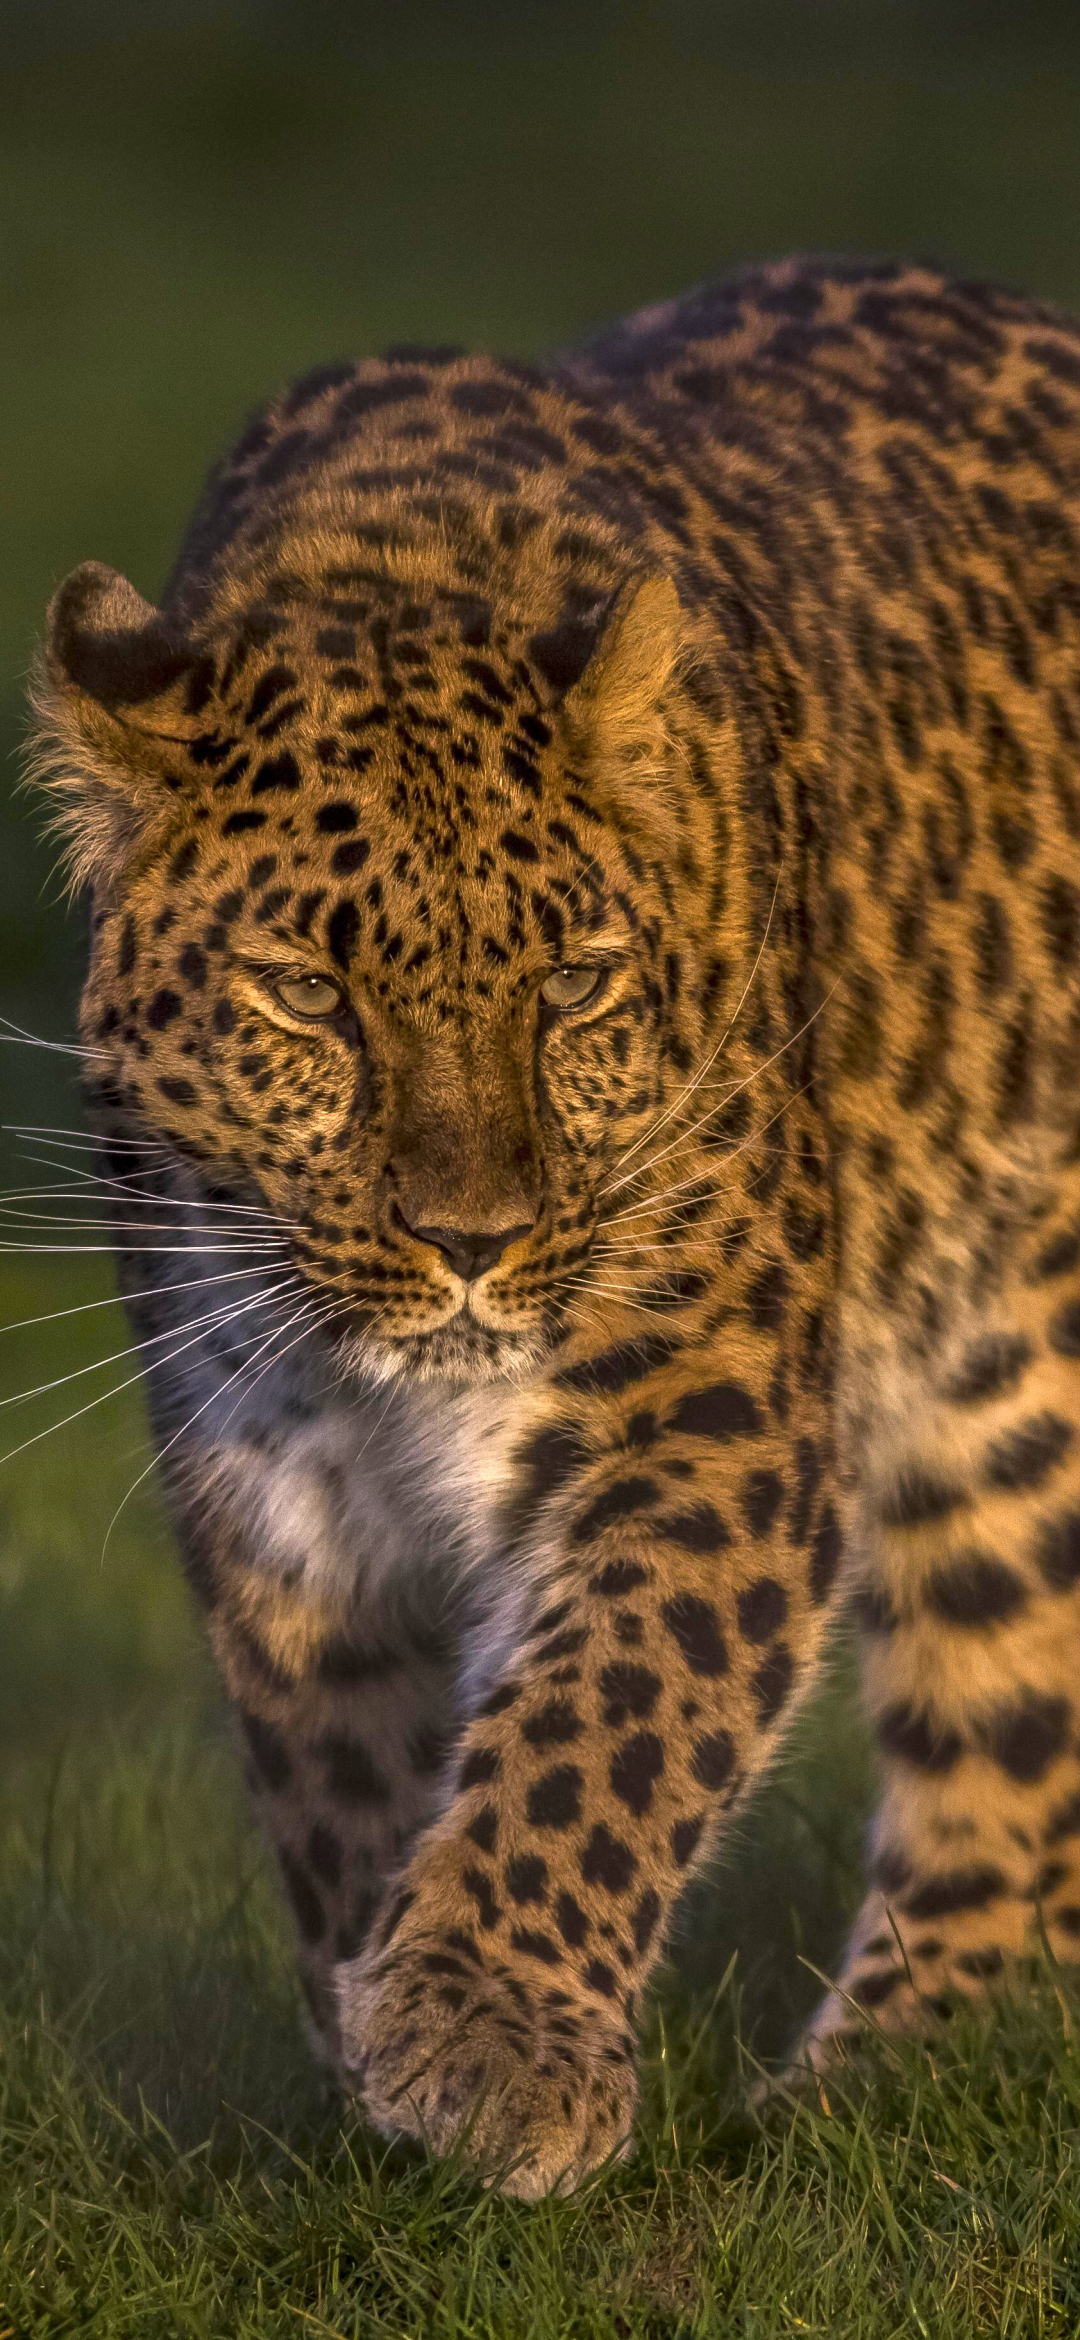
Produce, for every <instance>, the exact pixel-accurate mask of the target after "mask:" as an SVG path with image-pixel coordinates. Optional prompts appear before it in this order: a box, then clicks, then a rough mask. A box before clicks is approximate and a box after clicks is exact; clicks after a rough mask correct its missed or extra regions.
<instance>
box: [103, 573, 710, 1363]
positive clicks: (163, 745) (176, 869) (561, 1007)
mask: <svg viewBox="0 0 1080 2340" xmlns="http://www.w3.org/2000/svg"><path fill="white" fill-rule="evenodd" d="M259 631H260V628H258V627H254V628H253V626H252V623H251V619H250V615H249V616H248V618H247V620H246V622H245V625H244V626H242V627H240V628H239V629H234V630H233V632H232V633H231V634H230V636H229V637H228V638H227V639H225V640H223V641H222V642H220V643H219V644H217V645H215V646H214V649H213V650H212V651H211V653H210V654H209V655H208V656H207V655H205V654H204V657H203V660H202V664H201V667H200V670H199V674H198V676H197V678H196V682H195V684H194V685H193V683H192V678H191V675H190V674H188V675H187V676H186V677H185V679H184V681H183V685H182V690H183V694H184V701H183V704H184V708H185V709H190V707H191V705H192V701H193V700H194V701H196V703H197V719H195V720H191V721H189V724H188V735H187V737H186V738H180V737H177V735H176V733H175V732H174V733H170V734H168V735H167V736H166V737H164V738H163V736H162V735H163V734H164V733H166V730H167V725H168V723H169V722H170V721H171V722H173V723H176V722H177V720H178V718H177V715H176V713H175V711H174V712H173V714H172V715H171V716H170V715H169V713H168V710H167V709H163V708H162V707H161V706H160V705H159V706H157V708H156V710H155V713H154V725H155V730H154V735H153V736H154V748H153V751H152V752H154V753H157V754H158V755H163V756H164V758H165V759H166V763H167V770H166V771H165V773H164V775H163V777H164V781H165V785H164V786H163V787H162V788H161V789H160V799H161V801H160V804H159V805H158V806H156V807H155V818H158V817H160V833H159V836H158V837H157V839H156V841H153V842H150V843H148V844H147V843H145V842H144V843H143V845H142V849H141V851H140V850H139V848H136V851H135V854H134V856H133V857H132V859H130V860H129V861H128V863H127V865H126V866H124V867H123V868H122V870H121V871H120V873H119V875H118V876H115V877H113V879H112V881H111V882H110V883H109V884H108V885H105V886H102V887H101V888H100V889H99V904H98V915H97V920H96V932H95V945H94V955H93V964H92V969H91V974H90V979H89V983H88V986H87V990H86V994H85V1000H84V1037H85V1040H86V1043H87V1046H88V1048H89V1050H91V1051H92V1052H93V1054H92V1056H91V1060H90V1061H91V1063H92V1065H93V1067H94V1077H95V1082H96V1084H97V1086H98V1087H99V1089H104V1090H105V1091H106V1093H107V1095H108V1096H109V1097H111V1098H112V1099H113V1100H114V1101H115V1102H116V1103H117V1104H118V1105H119V1107H120V1109H121V1110H122V1112H123V1113H124V1115H125V1116H126V1117H128V1118H129V1119H133V1120H134V1122H135V1123H136V1124H137V1125H138V1127H140V1128H148V1129H150V1130H151V1131H153V1132H155V1133H158V1134H159V1135H162V1136H164V1137H165V1138H166V1139H167V1140H168V1141H169V1143H170V1145H172V1146H173V1147H175V1148H176V1149H178V1150H179V1151H180V1152H181V1153H182V1154H183V1155H184V1156H185V1157H186V1158H187V1159H188V1160H194V1161H195V1163H197V1164H198V1165H199V1166H201V1167H203V1168H204V1169H206V1170H208V1171H209V1172H210V1173H211V1174H212V1175H213V1177H214V1179H215V1180H216V1181H217V1182H218V1187H219V1191H220V1182H221V1180H222V1179H223V1178H225V1179H226V1180H228V1181H230V1182H231V1184H232V1186H233V1187H234V1188H235V1191H236V1193H237V1194H238V1195H240V1196H242V1195H255V1196H256V1197H257V1198H258V1199H259V1201H260V1202H261V1204H262V1205H263V1206H264V1207H265V1206H269V1208H270V1210H271V1211H272V1212H273V1213H274V1214H275V1217H276V1219H277V1220H278V1221H279V1222H280V1226H281V1228H282V1230H283V1231H285V1233H286V1234H287V1237H288V1241H289V1243H290V1246H291V1251H292V1256H293V1259H294V1261H295V1263H296V1265H297V1267H298V1268H299V1270H300V1272H301V1274H302V1276H303V1277H304V1278H305V1279H306V1282H307V1283H308V1284H309V1285H310V1286H312V1287H313V1288H314V1289H315V1291H316V1292H317V1293H318V1295H319V1296H320V1297H322V1298H324V1299H325V1301H326V1303H327V1307H326V1310H325V1322H326V1325H327V1329H328V1332H329V1335H330V1337H331V1339H332V1341H333V1343H334V1344H335V1346H336V1348H337V1351H338V1354H339V1356H340V1357H341V1359H342V1361H343V1363H344V1364H345V1365H346V1367H347V1369H350V1370H360V1371H362V1372H365V1373H367V1374H370V1373H371V1372H372V1371H374V1372H376V1373H377V1374H379V1375H382V1376H390V1375H395V1374H404V1375H408V1376H413V1377H419V1378H445V1377H450V1378H452V1379H455V1380H458V1381H483V1380H486V1379H490V1378H492V1377H495V1376H500V1377H502V1376H513V1375H515V1374H517V1373H520V1372H521V1371H522V1370H526V1369H531V1368H532V1367H534V1366H535V1364H536V1363H537V1361H538V1360H539V1359H540V1358H542V1357H543V1356H544V1354H545V1353H546V1352H547V1351H548V1349H549V1348H550V1347H551V1345H552V1343H553V1342H554V1341H555V1340H557V1339H558V1337H559V1336H560V1334H561V1333H562V1332H563V1331H564V1330H565V1328H566V1327H567V1326H568V1325H570V1324H572V1323H573V1322H574V1321H575V1320H576V1319H577V1318H579V1317H580V1316H581V1314H582V1313H583V1311H584V1310H585V1309H587V1306H588V1297H589V1290H590V1286H591V1281H592V1280H593V1279H594V1278H595V1277H596V1276H597V1275H598V1274H599V1273H600V1266H599V1265H598V1261H599V1260H600V1258H601V1253H600V1251H599V1250H598V1226H599V1223H600V1221H601V1217H602V1210H603V1192H604V1186H605V1180H606V1179H607V1178H608V1177H609V1176H610V1174H611V1171H612V1168H613V1166H614V1165H615V1164H616V1163H617V1162H618V1160H619V1157H620V1155H621V1154H622V1153H623V1151H624V1150H625V1149H626V1147H627V1146H628V1145H631V1144H632V1143H633V1140H634V1137H635V1135H636V1133H637V1132H638V1130H640V1128H641V1127H642V1126H643V1122H644V1117H645V1116H647V1115H648V1114H649V1113H651V1112H653V1111H655V1109H656V1106H657V1102H658V1101H659V1100H662V1098H663V1095H664V1092H665V1086H666V1084H667V1083H669V1082H670V1081H671V1080H672V1079H677V1078H678V1077H679V1068H680V1066H682V1067H685V1064H686V1062H687V1061H688V1056H689V1040H688V1036H687V1032H686V1029H685V1026H686V1022H687V1017H688V1016H689V1018H690V1021H691V1022H692V1021H693V1015H694V1011H693V1008H692V1006H691V1005H690V1004H689V1003H690V1002H692V1001H693V1000H694V999H695V998H696V996H697V994H698V991H699V990H700V983H699V980H698V974H699V970H698V969H697V967H696V965H695V963H694V944H693V933H692V921H691V922H690V927H691V931H690V935H689V940H688V933H687V916H686V904H685V901H684V903H683V905H682V910H681V916H680V919H679V922H678V928H677V929H676V922H675V919H674V915H673V909H671V908H665V892H666V890H665V887H664V885H663V883H662V882H659V883H658V857H659V856H660V855H661V854H662V852H663V850H664V847H665V831H666V833H667V842H668V845H669V846H670V840H671V836H672V834H673V833H675V831H677V808H676V809H675V810H673V805H674V799H673V797H672V795H671V793H670V790H669V792H668V793H667V794H666V795H665V797H664V800H663V815H662V818H661V817H660V816H659V815H658V812H657V808H656V805H655V804H654V805H653V807H652V810H651V811H650V810H649V808H648V807H646V809H645V812H644V814H639V815H638V817H637V818H636V819H635V818H633V817H630V818H627V817H625V815H624V813H623V810H622V807H621V804H620V800H619V799H618V796H617V795H614V796H613V794H612V792H611V789H610V786H608V785H606V783H607V781H608V779H609V772H608V770H607V768H606V759H605V758H604V756H603V755H599V756H598V755H597V754H596V753H595V752H592V750H591V746H590V740H589V737H588V731H589V720H588V710H589V706H590V693H591V690H592V686H591V684H587V686H586V688H585V692H584V697H582V694H581V691H580V690H579V692H578V697H577V701H576V702H575V704H574V705H572V706H569V707H568V706H567V705H566V704H565V703H563V702H559V701H556V700H555V699H553V692H552V687H551V682H550V679H549V678H548V677H546V676H545V674H544V671H543V667H542V664H541V663H539V662H538V657H537V652H536V647H535V643H532V644H531V643H530V639H529V637H528V635H527V634H526V632H525V631H524V629H522V628H520V627H517V628H515V627H513V626H502V627H490V626H485V627H483V628H478V627H477V623H476V619H475V615H474V616H473V617H472V618H471V620H470V619H466V620H464V621H462V620H461V619H460V618H459V617H457V616H456V615H455V613H454V612H453V611H452V610H451V609H449V608H447V607H445V606H444V607H442V608H440V607H439V606H438V605H437V603H436V604H435V605H432V604H428V605H427V606H424V607H417V606H416V604H415V603H414V602H410V601H409V600H408V599H407V598H403V597H401V596H399V597H397V598H396V599H395V598H394V597H393V596H391V595H386V596H383V597H381V599H380V598H379V597H375V598H374V600H373V602H372V603H371V604H369V605H366V606H364V607H363V609H361V608H359V607H358V606H357V605H356V604H355V603H353V604H352V605H349V606H348V607H347V609H346V611H345V612H343V611H342V609H341V607H340V606H339V607H338V608H337V609H336V610H335V614H334V619H333V622H330V621H329V620H328V619H327V617H326V616H325V613H323V614H321V616H318V617H315V616H313V615H312V613H311V612H310V611H309V610H306V609H304V608H302V607H301V608H296V609H293V610H285V611H279V612H278V613H277V614H276V615H275V617H274V618H273V620H272V621H268V620H266V619H265V618H264V621H263V624H262V628H261V631H262V633H263V635H265V634H266V633H267V632H268V631H269V633H270V634H271V636H272V638H271V639H270V640H266V639H262V640H260V641H259V642H258V644H257V648H256V649H254V650H253V649H252V647H251V637H252V634H253V632H254V633H255V634H256V635H257V634H258V633H259ZM626 631H627V627H626V624H625V623H624V624H623V626H622V632H623V633H624V634H625V633H626ZM478 632H480V633H481V634H482V639H481V640H477V639H476V636H477V633H478ZM630 649H631V651H632V650H633V643H632V642H631V644H630ZM542 654H543V651H542V646H541V656H542ZM653 655H654V654H653ZM615 663H616V665H618V660H617V659H616V661H615ZM610 664H611V659H610V658H609V659H608V665H609V666H610ZM623 664H624V666H625V664H626V648H625V645H624V652H623ZM610 681H611V678H610V676H609V685H610ZM616 682H617V687H618V688H619V689H620V690H622V691H623V693H624V695H625V684H626V677H625V675H624V676H623V680H622V683H621V684H618V678H616ZM595 695H596V694H595V693H593V694H592V696H593V697H595ZM601 696H602V694H601ZM592 712H593V715H594V717H595V718H596V720H599V721H600V723H601V728H602V721H603V717H602V710H601V711H600V712H599V714H598V713H597V710H596V708H593V710H592ZM121 720H123V718H121ZM158 727H160V728H158ZM594 728H595V723H594ZM110 744H111V743H110ZM592 747H593V748H594V747H595V742H594V743H592ZM129 752H130V751H129ZM147 752H148V750H147V743H146V740H145V738H144V741H143V753H144V754H146V753H147ZM639 760H640V759H639ZM654 767H655V758H654ZM657 778H658V773H657V770H656V769H655V768H653V769H651V771H650V773H649V775H648V785H649V786H652V787H655V784H656V781H657ZM151 827H152V824H151ZM601 1233H602V1229H601Z"/></svg>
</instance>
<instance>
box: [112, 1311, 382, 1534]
mask: <svg viewBox="0 0 1080 2340" xmlns="http://www.w3.org/2000/svg"><path fill="white" fill-rule="evenodd" d="M349 1305H350V1303H349V1302H348V1301H342V1302H341V1303H340V1304H339V1306H340V1308H341V1309H342V1310H343V1309H345V1308H347V1307H348V1306H349ZM316 1306H317V1300H316V1297H315V1295H314V1294H313V1295H312V1296H311V1297H310V1298H309V1299H307V1300H305V1301H304V1302H303V1304H302V1305H301V1307H300V1308H298V1309H297V1310H296V1313H295V1315H293V1316H290V1317H287V1318H286V1321H285V1323H284V1324H282V1325H275V1326H274V1328H273V1331H272V1332H270V1333H268V1334H267V1335H266V1337H265V1339H264V1340H263V1341H262V1343H261V1344H260V1346H259V1347H258V1348H257V1349H256V1350H255V1353H254V1356H251V1357H245V1358H244V1359H243V1361H242V1363H241V1364H239V1365H237V1366H236V1367H235V1369H234V1371H233V1372H232V1373H230V1374H229V1375H228V1376H227V1378H226V1380H225V1382H224V1384H223V1386H222V1388H221V1389H214V1390H211V1393H210V1396H209V1397H208V1398H206V1399H205V1400H204V1402H203V1404H202V1405H201V1406H197V1407H196V1409H195V1412H194V1413H193V1414H190V1415H189V1416H188V1419H187V1421H186V1422H183V1423H182V1424H181V1426H180V1428H179V1430H176V1431H174V1433H173V1435H172V1437H171V1438H170V1439H168V1440H167V1441H166V1443H165V1445H164V1446H162V1447H159V1448H157V1449H156V1450H155V1452H154V1453H153V1454H152V1455H151V1457H150V1460H149V1462H148V1463H147V1465H146V1469H145V1470H144V1471H140V1473H139V1476H138V1478H137V1479H133V1480H132V1482H131V1485H130V1487H129V1488H128V1489H127V1492H126V1493H125V1494H124V1495H122V1496H121V1498H120V1501H119V1503H118V1504H117V1506H116V1510H115V1511H114V1512H113V1515H112V1518H111V1520H110V1521H109V1524H108V1527H107V1528H106V1530H105V1535H104V1539H103V1541H102V1546H101V1561H102V1563H103V1562H104V1559H105V1551H106V1546H107V1545H108V1541H109V1537H110V1536H111V1534H112V1532H113V1529H114V1527H115V1526H116V1522H117V1520H118V1519H119V1517H120V1514H121V1512H122V1511H123V1508H124V1505H125V1504H126V1503H128V1502H130V1500H131V1497H132V1496H133V1495H134V1493H135V1491H136V1489H137V1488H138V1487H141V1486H142V1483H143V1480H144V1479H148V1478H149V1476H150V1473H151V1471H152V1470H155V1469H156V1467H157V1465H158V1464H159V1463H160V1462H162V1461H163V1460H164V1458H165V1456H166V1455H167V1454H168V1453H169V1452H170V1451H171V1449H172V1448H173V1447H174V1446H175V1445H176V1444H177V1443H178V1441H179V1440H180V1439H181V1438H186V1436H187V1433H188V1431H189V1430H191V1429H192V1428H193V1427H194V1425H195V1423H196V1422H197V1421H198V1420H199V1419H200V1416H201V1415H203V1414H205V1413H206V1412H207V1410H208V1408H209V1407H210V1406H212V1405H214V1404H215V1402H216V1401H217V1400H218V1399H219V1398H220V1397H221V1396H223V1394H224V1392H225V1391H226V1390H228V1389H231V1387H232V1385H233V1383H234V1382H235V1381H238V1380H239V1379H240V1377H241V1375H243V1374H245V1373H247V1372H248V1371H249V1370H250V1368H251V1366H252V1365H254V1364H255V1363H256V1362H257V1360H258V1358H259V1357H261V1355H262V1352H263V1349H265V1348H267V1347H268V1346H269V1343H270V1342H271V1341H272V1340H276V1339H278V1338H279V1336H280V1335H281V1334H282V1333H284V1332H288V1330H289V1328H290V1326H291V1325H294V1324H296V1323H297V1322H298V1321H299V1318H300V1317H301V1316H303V1315H305V1314H307V1313H308V1312H309V1311H311V1310H312V1309H314V1308H315V1307H316ZM335 1313H336V1310H335V1309H334V1308H333V1307H330V1308H328V1309H326V1310H325V1312H324V1314H323V1315H322V1316H316V1317H315V1320H314V1322H312V1323H309V1324H306V1325H305V1326H304V1327H303V1330H302V1331H301V1332H299V1333H298V1334H297V1336H296V1341H299V1340H302V1339H303V1338H304V1335H305V1334H306V1333H309V1332H314V1331H315V1329H316V1326H317V1325H318V1324H321V1323H324V1322H327V1321H328V1320H329V1318H330V1317H331V1316H333V1315H334V1314H335ZM252 1337H254V1338H257V1337H258V1336H257V1335H254V1336H252ZM296 1341H290V1342H289V1343H288V1347H287V1348H286V1349H279V1350H277V1351H276V1352H275V1354H274V1356H272V1357H270V1358H269V1359H268V1361H267V1364H266V1365H265V1366H264V1367H263V1368H262V1372H260V1373H257V1374H256V1376H255V1381H254V1382H253V1383H252V1384H251V1387H252V1388H253V1389H254V1388H255V1386H256V1384H257V1383H258V1382H259V1381H261V1380H262V1374H263V1373H265V1372H269V1370H270V1367H271V1366H272V1365H275V1364H276V1363H277V1362H278V1359H279V1358H280V1357H283V1356H286V1355H287V1354H288V1349H292V1348H295V1347H296ZM247 1394H249V1393H248V1392H246V1391H244V1390H241V1391H240V1393H239V1395H238V1397H237V1399H236V1404H235V1405H233V1406H232V1407H230V1410H229V1412H228V1413H227V1414H226V1416H225V1422H226V1424H228V1423H229V1422H231V1421H232V1418H233V1415H234V1414H235V1412H236V1407H237V1406H238V1405H239V1404H240V1400H241V1398H242V1397H244V1396H246V1395H247Z"/></svg>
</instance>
